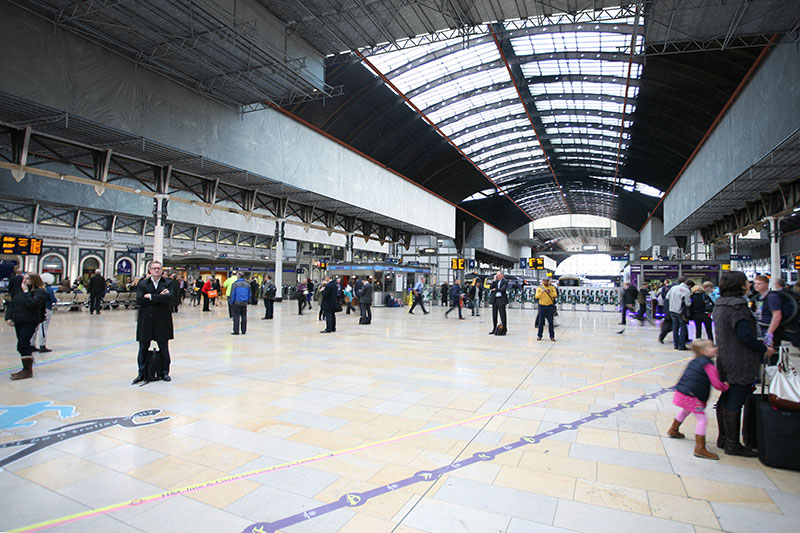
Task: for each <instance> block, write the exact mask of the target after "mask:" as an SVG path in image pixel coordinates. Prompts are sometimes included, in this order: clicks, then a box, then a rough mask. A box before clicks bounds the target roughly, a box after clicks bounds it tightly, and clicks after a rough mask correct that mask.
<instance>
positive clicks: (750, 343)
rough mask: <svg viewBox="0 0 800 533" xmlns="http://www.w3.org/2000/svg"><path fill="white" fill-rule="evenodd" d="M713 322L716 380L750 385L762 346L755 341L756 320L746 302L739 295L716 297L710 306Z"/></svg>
mask: <svg viewBox="0 0 800 533" xmlns="http://www.w3.org/2000/svg"><path fill="white" fill-rule="evenodd" d="M714 322H715V325H716V330H717V333H716V335H715V338H716V341H717V346H718V347H719V355H718V356H717V369H718V370H719V376H720V380H721V381H727V382H728V383H731V384H734V383H735V384H737V385H752V384H753V383H754V382H755V380H756V377H757V376H758V370H759V366H760V365H761V358H762V356H763V355H764V352H765V351H766V346H764V345H763V344H761V343H760V342H759V341H758V340H757V337H756V335H757V332H758V329H757V326H756V319H755V317H754V316H753V314H752V313H751V312H750V310H749V309H748V308H747V300H745V299H744V298H742V297H740V296H739V297H737V296H722V297H720V298H719V299H718V300H717V302H716V304H715V305H714ZM740 323H741V325H739V324H740ZM745 326H746V327H745Z"/></svg>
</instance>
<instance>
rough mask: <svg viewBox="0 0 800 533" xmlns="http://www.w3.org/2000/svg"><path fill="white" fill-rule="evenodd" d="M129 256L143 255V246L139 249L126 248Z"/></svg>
mask: <svg viewBox="0 0 800 533" xmlns="http://www.w3.org/2000/svg"><path fill="white" fill-rule="evenodd" d="M128 253H129V254H143V253H144V246H140V247H139V248H131V247H130V246H129V247H128Z"/></svg>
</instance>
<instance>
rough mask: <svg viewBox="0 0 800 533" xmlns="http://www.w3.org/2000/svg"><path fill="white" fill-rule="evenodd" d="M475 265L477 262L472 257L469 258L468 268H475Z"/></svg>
mask: <svg viewBox="0 0 800 533" xmlns="http://www.w3.org/2000/svg"><path fill="white" fill-rule="evenodd" d="M476 265H477V263H476V262H475V260H474V259H470V260H469V268H475V266H476Z"/></svg>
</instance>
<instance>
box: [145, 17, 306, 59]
mask: <svg viewBox="0 0 800 533" xmlns="http://www.w3.org/2000/svg"><path fill="white" fill-rule="evenodd" d="M255 31H256V22H255V21H245V22H236V23H234V24H233V26H220V27H218V28H212V29H210V30H208V31H203V32H199V33H195V34H192V35H186V36H180V37H177V38H174V39H169V40H167V41H164V42H161V43H159V44H157V45H155V46H153V47H151V48H149V49H147V50H140V51H139V53H138V54H137V56H136V62H137V63H138V62H139V61H144V60H147V59H164V58H166V57H168V56H170V55H173V54H183V53H185V52H188V51H189V50H195V49H197V48H200V47H203V46H208V45H210V44H214V43H217V42H225V41H231V42H232V41H234V40H235V39H236V38H237V37H240V36H244V35H247V34H251V33H254V32H255ZM292 61H300V64H299V65H298V68H303V67H305V60H304V58H301V59H299V60H288V62H292Z"/></svg>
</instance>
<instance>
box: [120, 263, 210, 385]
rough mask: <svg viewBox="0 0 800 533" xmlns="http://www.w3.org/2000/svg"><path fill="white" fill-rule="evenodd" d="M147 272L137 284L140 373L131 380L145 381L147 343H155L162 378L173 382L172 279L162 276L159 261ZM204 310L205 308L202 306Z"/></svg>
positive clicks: (134, 382) (138, 361) (137, 337)
mask: <svg viewBox="0 0 800 533" xmlns="http://www.w3.org/2000/svg"><path fill="white" fill-rule="evenodd" d="M149 270H150V275H149V276H148V277H146V278H145V279H143V280H142V281H140V282H139V284H138V285H137V286H136V303H137V304H138V305H139V318H138V319H137V321H136V340H137V341H139V356H138V357H137V363H138V366H139V373H138V375H137V376H136V378H135V379H134V380H133V381H132V382H131V385H135V384H136V383H139V382H141V381H144V380H145V377H146V367H147V352H148V351H149V350H150V343H151V342H152V341H155V342H156V343H157V344H158V351H159V354H160V360H161V374H160V375H161V379H162V380H164V381H172V378H170V377H169V366H170V363H171V362H172V360H171V359H170V356H169V341H170V339H172V338H173V331H172V313H171V310H172V307H171V303H170V302H171V293H172V280H171V279H169V278H166V279H164V278H162V277H161V271H162V270H163V266H162V265H161V263H160V262H158V261H153V262H152V263H150V268H149ZM204 310H205V309H204Z"/></svg>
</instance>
